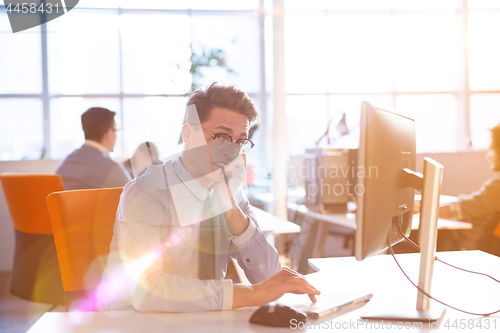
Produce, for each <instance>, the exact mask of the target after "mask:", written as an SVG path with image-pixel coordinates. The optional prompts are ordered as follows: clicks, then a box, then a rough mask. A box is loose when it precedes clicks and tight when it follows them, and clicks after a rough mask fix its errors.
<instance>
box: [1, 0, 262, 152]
mask: <svg viewBox="0 0 500 333" xmlns="http://www.w3.org/2000/svg"><path fill="white" fill-rule="evenodd" d="M258 7H259V1H258V0H242V1H231V0H217V1H210V2H207V1H204V0H202V1H198V0H186V1H170V0H141V1H130V0H109V1H108V0H106V1H97V0H81V1H80V2H79V4H78V5H77V6H76V7H75V8H74V9H73V10H72V11H71V15H64V16H61V17H60V18H58V19H56V20H53V21H50V22H48V23H47V24H46V25H45V26H43V27H36V28H33V29H29V30H27V31H25V32H21V33H16V34H12V33H11V31H10V25H9V20H8V18H7V14H6V11H5V6H0V31H1V32H5V33H0V45H2V47H0V73H1V74H0V121H1V124H0V127H1V132H0V160H16V159H38V158H41V157H42V156H44V157H45V158H53V159H61V158H64V157H65V156H66V155H68V154H69V153H71V151H73V150H74V149H76V148H78V147H79V146H81V145H82V144H83V142H84V134H83V131H82V129H81V120H80V116H81V114H82V113H83V112H84V111H85V110H87V109H88V108H90V107H92V106H102V107H106V108H109V109H110V110H112V111H115V112H116V113H117V115H116V117H115V120H116V123H117V126H118V128H121V129H122V131H120V132H118V138H117V141H116V145H115V148H114V154H115V156H116V157H118V158H121V159H124V158H127V157H130V156H131V155H132V154H133V153H134V151H135V149H136V148H137V146H138V145H139V144H140V143H142V142H144V141H152V142H154V143H155V144H156V145H157V146H158V148H159V150H160V157H161V158H163V157H167V156H169V155H171V154H174V153H177V152H178V150H179V148H178V146H177V144H178V140H179V134H180V128H181V120H182V116H183V114H184V110H185V103H186V100H187V99H186V97H185V94H186V93H188V92H189V91H190V89H191V83H192V77H191V74H190V72H189V70H190V67H191V62H190V57H191V49H193V51H194V52H195V53H196V54H200V53H201V52H203V51H210V50H215V49H220V50H223V51H224V60H225V61H226V63H227V67H228V68H229V69H230V70H231V71H229V72H228V71H226V70H223V69H221V68H217V67H214V68H203V70H202V74H203V76H202V78H201V80H200V82H198V83H199V86H203V85H206V84H210V83H212V82H214V81H217V82H219V83H221V84H234V85H237V86H238V87H240V88H241V89H243V90H245V91H246V92H247V93H249V94H250V96H252V97H253V98H254V100H255V102H256V103H259V104H258V106H259V108H260V109H261V110H265V108H266V105H267V96H264V95H263V94H262V92H261V87H260V82H261V81H262V76H263V75H264V69H263V68H264V60H263V59H260V57H261V50H260V45H261V44H262V43H261V39H263V36H261V35H260V33H259V22H260V19H261V15H263V14H262V13H260V12H259V11H258ZM42 37H46V38H42ZM43 44H45V45H43ZM44 50H46V54H43V52H44ZM44 59H46V64H44V63H43V62H44ZM45 69H46V70H47V75H46V77H44V75H43V70H45ZM45 80H46V81H45ZM44 82H46V84H44ZM44 145H47V146H44Z"/></svg>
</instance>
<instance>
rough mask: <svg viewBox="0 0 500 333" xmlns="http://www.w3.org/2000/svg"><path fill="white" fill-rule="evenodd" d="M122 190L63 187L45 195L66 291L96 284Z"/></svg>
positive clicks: (105, 257) (109, 241)
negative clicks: (68, 188)
mask: <svg viewBox="0 0 500 333" xmlns="http://www.w3.org/2000/svg"><path fill="white" fill-rule="evenodd" d="M122 190H123V189H122V188H109V189H93V190H79V191H64V192H56V193H52V194H51V195H49V197H48V198H47V203H48V206H49V212H50V218H51V220H52V231H53V233H54V239H55V243H56V249H57V257H58V259H59V267H60V269H61V277H62V282H63V287H64V291H65V292H72V291H81V290H89V289H94V288H97V285H98V284H99V282H100V280H101V276H102V272H103V270H104V266H105V265H106V262H107V259H108V254H109V245H110V243H111V238H112V236H113V226H114V223H115V216H116V210H117V208H118V203H119V201H120V195H121V193H122Z"/></svg>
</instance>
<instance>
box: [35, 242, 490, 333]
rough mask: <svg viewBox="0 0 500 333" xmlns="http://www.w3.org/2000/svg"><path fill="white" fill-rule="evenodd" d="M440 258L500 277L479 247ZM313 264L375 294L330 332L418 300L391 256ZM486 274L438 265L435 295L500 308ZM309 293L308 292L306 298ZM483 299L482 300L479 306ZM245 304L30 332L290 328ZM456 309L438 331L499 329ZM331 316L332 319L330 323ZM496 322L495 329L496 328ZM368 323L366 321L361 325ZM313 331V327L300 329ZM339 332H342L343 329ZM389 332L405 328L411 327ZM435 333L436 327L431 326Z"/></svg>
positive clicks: (320, 284) (336, 283)
mask: <svg viewBox="0 0 500 333" xmlns="http://www.w3.org/2000/svg"><path fill="white" fill-rule="evenodd" d="M438 257H441V259H444V260H448V261H450V263H454V264H457V265H460V266H465V267H467V268H470V269H476V270H480V271H482V272H485V273H488V274H491V275H493V276H495V277H499V276H500V258H498V257H495V256H492V255H489V254H486V253H484V252H480V251H467V252H445V253H438ZM397 258H398V259H399V260H400V263H401V264H402V265H403V267H404V268H405V270H407V272H408V274H409V275H410V277H412V278H413V279H416V274H418V259H419V257H418V255H416V254H399V255H397ZM310 262H311V264H312V265H313V266H314V267H316V268H319V269H321V272H320V273H314V274H310V275H308V276H307V278H308V280H309V281H310V282H311V283H313V284H314V285H315V286H316V287H317V288H318V289H320V290H325V289H335V290H348V289H356V290H361V289H364V290H369V291H371V292H372V293H373V295H374V296H373V299H372V300H371V301H370V302H369V303H368V304H367V305H366V306H365V307H363V308H361V309H357V310H355V311H352V312H350V313H347V314H344V315H342V316H339V317H337V318H331V317H329V318H325V319H324V320H326V323H327V324H328V325H331V327H333V329H332V330H331V331H337V332H338V331H339V329H335V328H334V327H335V325H340V326H342V325H344V326H345V325H349V323H351V322H354V323H356V322H357V321H358V320H359V316H360V314H362V312H363V311H365V310H368V309H369V307H377V306H379V305H381V304H387V303H390V304H400V303H401V302H409V303H413V304H414V303H415V299H416V290H415V288H414V287H413V286H411V285H410V283H409V282H408V281H407V280H406V278H405V277H404V276H403V275H402V273H401V272H400V271H399V269H398V268H397V266H396V264H395V263H394V261H393V259H392V257H390V256H377V257H373V258H369V259H367V260H365V261H363V262H357V261H356V260H355V259H354V258H353V257H345V258H326V259H310ZM490 281H491V280H490V279H488V278H485V277H481V276H478V275H474V274H466V273H463V272H458V271H456V270H454V269H452V268H450V267H448V266H445V265H442V264H438V263H436V266H435V270H434V281H433V283H434V291H433V294H435V295H436V297H438V298H440V299H443V300H446V301H448V302H450V303H452V304H453V305H456V306H458V307H463V308H465V309H468V310H477V311H487V310H495V309H497V308H500V305H499V304H498V299H500V287H498V284H496V283H494V282H493V281H491V282H490ZM304 297H307V296H304ZM480 303H482V304H480ZM255 309H256V308H255V307H252V308H243V309H239V310H234V311H226V312H204V313H139V312H133V311H131V312H76V313H66V312H59V313H58V312H49V313H45V314H44V315H43V316H42V317H41V318H40V319H39V320H38V321H37V322H36V323H35V325H33V327H31V329H30V330H29V331H28V332H29V333H42V332H43V333H46V332H51V333H59V332H61V333H62V332H65V333H72V332H75V333H76V332H82V333H87V332H134V333H136V332H139V333H141V332H147V333H150V332H175V333H184V332H186V333H187V332H189V333H192V332H204V333H216V332H217V333H225V332H228V333H234V332H238V333H247V332H248V333H250V332H254V333H255V332H257V333H258V332H290V329H288V328H273V327H264V326H258V325H253V324H250V323H249V322H248V319H249V318H250V316H251V314H252V313H253V311H254V310H255ZM479 318H481V317H476V316H470V315H466V314H461V313H458V312H456V311H454V310H451V309H447V310H446V312H445V315H444V317H443V318H442V319H441V320H440V321H439V329H438V331H444V332H456V331H460V332H487V331H490V332H498V330H499V329H500V316H499V315H494V316H490V317H488V318H481V319H479ZM486 319H489V320H490V329H489V330H487V329H485V327H484V323H485V320H486ZM330 320H331V321H330ZM447 320H448V324H450V325H451V324H452V323H453V321H454V320H458V321H460V320H465V321H466V322H467V323H468V321H469V320H473V322H474V323H475V324H477V323H478V322H479V320H481V321H482V323H483V328H482V329H476V330H455V329H453V328H451V329H447V328H446V327H444V324H445V323H446V321H447ZM493 323H495V324H496V330H495V329H494V328H493ZM363 325H364V324H363ZM363 325H361V326H359V327H358V328H357V329H354V330H352V331H355V332H356V331H358V330H359V331H373V332H379V331H380V328H379V329H376V328H373V327H372V329H370V328H367V326H363ZM424 327H425V328H424V329H414V330H411V332H427V331H428V329H427V326H425V325H424ZM298 331H300V332H310V331H314V330H313V329H307V330H298ZM316 331H321V332H326V331H329V330H328V329H324V328H321V327H320V326H317V327H316ZM340 331H344V330H342V329H340ZM391 331H393V332H394V331H405V332H408V330H407V329H403V330H397V329H395V327H394V329H392V330H391ZM432 331H434V329H433V330H432Z"/></svg>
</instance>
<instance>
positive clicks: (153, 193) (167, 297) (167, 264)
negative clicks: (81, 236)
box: [97, 159, 281, 312]
mask: <svg viewBox="0 0 500 333" xmlns="http://www.w3.org/2000/svg"><path fill="white" fill-rule="evenodd" d="M192 180H193V177H192V176H191V175H190V174H189V173H188V171H187V170H186V169H185V168H184V166H183V165H182V163H181V161H180V160H179V159H176V160H174V161H173V162H172V161H169V162H166V163H165V164H164V165H160V166H158V165H153V166H151V167H149V168H148V170H147V171H146V172H145V173H144V174H143V175H141V176H140V177H138V178H136V179H134V180H132V181H131V182H129V183H128V184H127V186H126V187H125V188H124V190H123V194H122V196H121V198H120V204H119V207H118V211H117V215H116V222H115V226H114V235H113V238H112V241H111V246H110V254H109V257H108V262H107V264H106V267H105V269H104V274H103V279H102V280H101V284H100V286H99V288H98V294H97V308H98V309H101V310H125V309H131V308H134V309H136V310H138V311H161V312H193V311H208V310H230V309H232V302H233V284H232V281H231V280H224V276H225V274H226V271H227V260H228V256H231V257H234V258H237V260H238V263H239V265H240V266H241V267H242V268H243V269H244V271H245V273H246V276H247V277H248V279H249V281H250V282H251V283H260V282H262V281H264V280H266V279H267V278H269V277H270V276H272V275H273V274H275V273H277V272H278V271H279V270H280V268H281V266H280V263H279V256H278V252H277V251H276V249H275V248H274V247H273V246H272V245H270V244H269V243H268V242H267V240H266V238H265V236H264V234H263V233H262V231H261V230H260V228H259V227H258V224H257V221H256V220H255V217H254V216H253V213H252V212H251V210H250V206H249V203H248V200H247V199H246V197H245V196H244V194H243V192H242V191H241V190H240V191H239V193H237V195H236V198H237V201H238V204H239V207H240V208H241V209H242V211H243V213H244V214H245V215H247V216H249V218H250V219H249V220H250V223H249V226H248V228H247V229H246V230H245V231H244V232H243V233H242V234H241V235H239V236H233V235H231V234H230V232H229V229H228V227H227V224H226V221H225V220H224V216H223V215H220V218H219V221H221V222H220V223H219V228H218V229H217V230H216V232H215V251H216V255H215V266H216V274H215V280H199V279H198V238H199V223H195V224H190V225H187V226H184V227H183V226H181V224H180V223H179V219H178V216H177V212H176V208H177V206H178V205H174V204H173V200H172V195H174V194H173V193H172V192H171V190H170V188H171V187H172V185H182V186H180V187H179V186H176V191H175V192H176V194H175V195H182V198H183V199H182V200H184V201H185V205H183V207H188V209H189V210H190V212H189V214H190V215H191V216H192V217H193V218H194V217H197V216H201V217H202V216H203V215H204V212H203V206H204V204H203V202H204V201H205V200H210V201H211V204H212V205H217V197H216V196H215V195H214V193H213V191H212V190H207V189H206V188H204V187H202V186H201V185H199V184H198V183H197V182H196V181H192ZM178 191H180V192H178ZM200 221H201V220H200Z"/></svg>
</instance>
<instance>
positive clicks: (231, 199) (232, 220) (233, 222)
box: [213, 155, 249, 236]
mask: <svg viewBox="0 0 500 333" xmlns="http://www.w3.org/2000/svg"><path fill="white" fill-rule="evenodd" d="M220 172H221V181H219V182H216V183H214V185H213V189H214V192H215V195H216V196H217V201H218V203H219V211H220V213H224V218H225V219H226V222H227V225H228V228H229V232H230V233H231V234H232V235H233V236H239V235H241V234H242V233H243V232H245V230H246V229H247V228H248V224H249V220H248V217H247V216H246V215H245V214H244V213H243V212H242V210H241V209H240V207H239V206H238V200H237V198H236V196H237V193H238V192H239V191H240V189H241V186H242V185H243V182H244V180H245V177H246V156H245V155H239V156H237V157H236V158H235V159H234V160H233V161H231V163H229V164H228V165H227V166H225V167H224V168H223V169H220Z"/></svg>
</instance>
